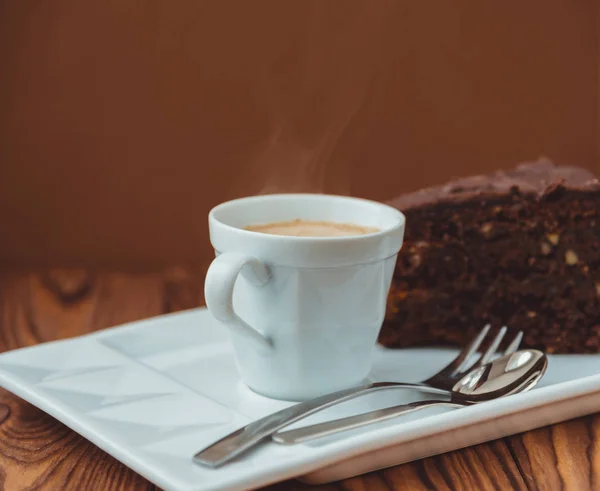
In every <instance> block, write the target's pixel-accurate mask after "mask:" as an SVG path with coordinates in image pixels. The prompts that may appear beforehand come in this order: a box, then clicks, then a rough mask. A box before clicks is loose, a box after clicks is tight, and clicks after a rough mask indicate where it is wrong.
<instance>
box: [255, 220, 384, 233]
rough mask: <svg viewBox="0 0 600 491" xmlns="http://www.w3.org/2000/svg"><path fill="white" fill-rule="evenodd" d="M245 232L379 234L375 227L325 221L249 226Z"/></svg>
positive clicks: (291, 221)
mask: <svg viewBox="0 0 600 491" xmlns="http://www.w3.org/2000/svg"><path fill="white" fill-rule="evenodd" d="M246 230H250V231H252V232H261V233H263V234H271V235H290V236H295V237H347V236H352V235H366V234H372V233H374V232H379V229H378V228H376V227H365V226H363V225H355V224H353V223H337V222H327V221H311V220H300V219H296V220H290V221H287V222H272V223H266V224H261V225H249V226H248V227H246Z"/></svg>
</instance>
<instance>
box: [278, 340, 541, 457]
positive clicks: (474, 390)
mask: <svg viewBox="0 0 600 491" xmlns="http://www.w3.org/2000/svg"><path fill="white" fill-rule="evenodd" d="M547 366H548V358H547V357H546V355H545V354H544V353H542V352H541V351H538V350H523V351H517V352H516V353H513V354H510V355H505V356H502V357H500V358H497V359H496V360H494V361H492V362H490V363H487V364H486V365H483V366H481V367H479V368H476V369H475V370H472V371H471V372H469V373H468V374H467V375H465V376H464V377H463V378H461V379H460V380H459V381H458V382H457V383H456V384H455V385H454V387H453V388H452V391H451V392H450V395H451V397H450V400H447V401H442V400H433V401H432V400H430V401H417V402H411V403H409V404H403V405H400V406H392V407H388V408H385V409H379V410H376V411H371V412H368V413H364V414H359V415H358V416H350V417H347V418H341V419H336V420H333V421H327V422H325V423H320V424H315V425H310V426H304V427H302V428H298V429H294V430H288V431H281V432H278V433H275V434H273V435H272V437H271V438H272V440H273V441H275V442H277V443H283V444H286V445H290V444H293V443H301V442H306V441H308V440H313V439H315V438H321V437H324V436H329V435H333V434H335V433H340V432H342V431H347V430H351V429H354V428H360V427H361V426H366V425H369V424H373V423H376V422H379V421H386V420H388V419H392V418H396V417H397V416H400V415H402V414H406V413H410V412H412V411H416V410H418V409H423V408H426V407H432V406H451V407H464V406H470V405H472V404H476V403H480V402H484V401H490V400H492V399H497V398H499V397H503V396H507V395H510V394H516V393H519V392H526V391H528V390H530V389H531V388H533V387H534V386H535V385H536V384H537V383H538V381H539V380H540V379H541V378H542V377H543V375H544V373H545V372H546V368H547Z"/></svg>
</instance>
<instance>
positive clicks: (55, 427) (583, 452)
mask: <svg viewBox="0 0 600 491" xmlns="http://www.w3.org/2000/svg"><path fill="white" fill-rule="evenodd" d="M201 278H202V275H201V274H193V273H190V272H187V271H184V270H179V269H174V270H170V271H167V272H165V273H161V274H124V273H95V274H94V273H89V272H86V271H52V272H45V273H28V274H24V273H19V274H16V273H4V274H0V322H1V324H0V343H1V346H2V349H3V350H7V349H12V348H18V347H21V346H27V345H32V344H36V343H40V342H44V341H50V340H53V339H58V338H66V337H70V336H76V335H79V334H84V333H88V332H91V331H95V330H97V329H101V328H104V327H109V326H112V325H116V324H120V323H123V322H128V321H133V320H136V319H142V318H145V317H150V316H154V315H158V314H163V313H166V312H172V311H176V310H181V309H186V308H191V307H195V306H197V305H199V304H200V303H201V302H202V283H201ZM0 421H1V422H0V482H1V484H2V489H5V490H21V489H51V490H61V489H73V490H86V489H94V490H104V489H120V490H129V489H136V490H138V489H156V487H155V486H154V485H152V484H150V483H149V482H148V481H146V480H145V479H144V478H142V477H141V476H139V475H137V474H136V473H135V472H133V471H132V470H130V469H128V468H127V467H125V466H124V465H122V464H121V463H119V462H118V461H117V460H115V459H113V458H112V457H110V456H109V455H107V454H105V453H104V452H103V451H102V450H100V449H98V448H97V447H95V446H94V445H93V444H91V443H89V442H88V441H86V440H85V439H84V438H82V437H81V436H79V435H78V434H77V433H75V432H73V431H71V430H69V429H68V428H66V427H65V426H64V425H62V424H61V423H59V422H58V421H56V420H55V419H53V418H52V417H50V416H48V415H46V414H45V413H43V412H42V411H40V410H38V409H36V408H35V407H33V406H31V405H30V404H28V403H26V402H24V401H22V400H20V399H19V398H17V397H15V396H13V395H12V394H10V393H9V392H6V391H4V390H2V391H0ZM300 489H302V490H317V491H323V490H333V489H344V490H367V491H377V490H387V489H393V490H400V489H411V490H413V489H414V490H426V489H435V490H437V489H439V490H454V489H456V490H459V489H460V490H462V489H464V490H509V489H518V490H536V489H540V490H542V489H543V490H558V489H565V490H573V491H584V490H598V489H600V416H599V415H595V416H589V417H585V418H580V419H576V420H573V421H569V422H566V423H561V424H557V425H554V426H550V427H547V428H542V429H538V430H535V431H530V432H527V433H523V434H520V435H516V436H513V437H510V438H504V439H502V440H497V441H493V442H490V443H486V444H482V445H477V446H474V447H470V448H466V449H463V450H459V451H455V452H450V453H447V454H443V455H439V456H436V457H430V458H427V459H423V460H421V461H417V462H412V463H409V464H404V465H400V466H397V467H393V468H390V469H386V470H383V471H379V472H373V473H371V474H367V475H364V476H360V477H356V478H353V479H347V480H345V481H342V482H338V483H335V484H331V485H326V486H319V487H311V486H307V485H303V484H301V483H298V482H296V481H289V482H284V483H279V484H277V485H274V486H272V487H270V488H269V490H271V491H281V490H300Z"/></svg>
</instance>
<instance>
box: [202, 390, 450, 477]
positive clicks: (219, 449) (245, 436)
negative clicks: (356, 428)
mask: <svg viewBox="0 0 600 491" xmlns="http://www.w3.org/2000/svg"><path fill="white" fill-rule="evenodd" d="M386 389H417V390H421V391H425V392H429V393H433V394H445V395H447V394H449V392H448V391H446V390H443V389H438V388H436V387H431V386H428V385H423V384H409V383H398V382H374V383H371V384H367V385H361V386H359V387H353V388H351V389H345V390H340V391H337V392H333V393H331V394H327V395H324V396H321V397H317V398H316V399H311V400H309V401H305V402H301V403H299V404H295V405H293V406H290V407H288V408H285V409H282V410H281V411H277V412H276V413H273V414H269V415H268V416H265V417H264V418H261V419H259V420H258V421H254V422H252V423H249V424H248V425H246V426H244V427H243V428H240V429H239V430H236V431H234V432H233V433H230V434H229V435H227V436H225V437H223V438H221V439H220V440H218V441H217V442H215V443H213V444H211V445H209V446H208V447H206V448H205V449H204V450H201V451H200V452H198V453H197V454H196V455H194V462H196V463H199V464H202V465H206V466H209V467H213V468H215V467H219V466H221V465H223V464H225V463H226V462H228V461H230V460H232V459H233V458H235V457H237V456H238V455H240V454H241V453H243V452H245V451H246V450H249V449H250V448H252V447H254V446H255V445H256V444H258V443H259V442H261V441H262V440H264V439H266V438H268V437H270V436H271V435H273V433H275V432H277V431H279V430H280V429H282V428H283V427H285V426H288V425H290V424H292V423H295V422H296V421H299V420H301V419H302V418H305V417H307V416H310V415H311V414H314V413H316V412H318V411H322V410H323V409H326V408H328V407H331V406H335V405H336V404H340V403H342V402H345V401H349V400H350V399H354V398H355V397H359V396H361V395H364V394H367V393H370V392H374V391H378V390H386Z"/></svg>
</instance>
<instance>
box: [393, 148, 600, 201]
mask: <svg viewBox="0 0 600 491" xmlns="http://www.w3.org/2000/svg"><path fill="white" fill-rule="evenodd" d="M561 186H563V187H565V188H568V189H571V190H574V191H582V192H587V191H597V190H599V189H600V180H598V179H597V178H596V176H595V175H594V174H593V173H591V172H590V171H588V170H586V169H582V168H581V167H571V166H564V165H562V166H558V165H556V164H554V163H553V162H552V161H550V160H548V159H546V158H540V159H539V160H537V161H535V162H527V163H523V164H520V165H518V166H517V167H515V168H514V169H511V170H499V171H496V172H494V173H492V174H487V175H478V176H469V177H463V178H460V179H455V180H452V181H451V182H449V183H447V184H444V185H441V186H433V187H429V188H425V189H421V190H419V191H416V192H413V193H408V194H405V195H403V196H400V197H397V198H395V199H393V200H392V201H391V202H390V204H391V205H392V206H394V207H396V208H398V209H400V210H406V209H410V208H413V207H418V206H423V205H427V204H429V203H431V204H433V203H436V204H437V203H440V202H442V201H450V202H460V201H467V200H470V199H473V198H474V197H477V196H481V197H485V196H490V197H493V196H502V195H506V194H507V193H509V192H511V190H515V191H518V192H520V193H521V194H535V195H538V196H540V197H542V196H544V195H546V194H547V193H548V192H549V191H551V190H553V189H556V188H557V187H561Z"/></svg>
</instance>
